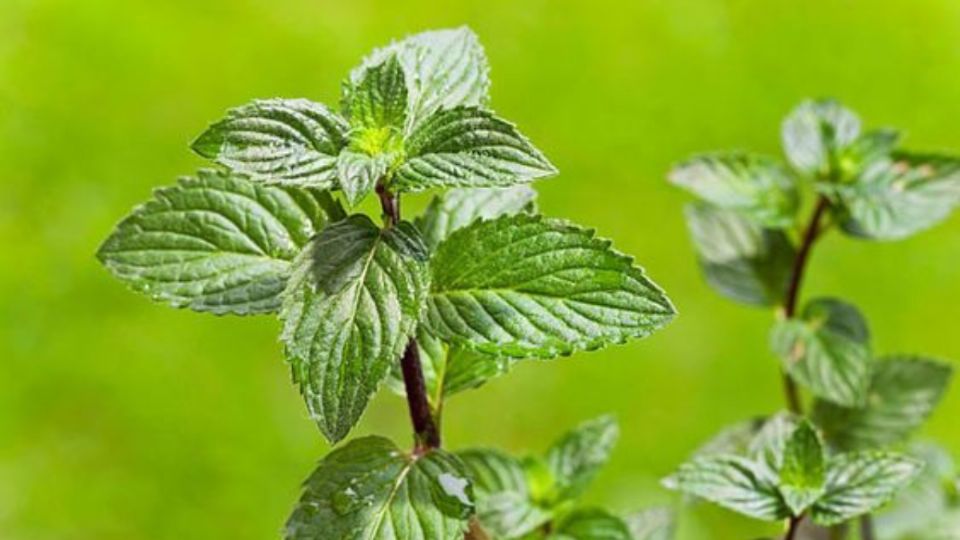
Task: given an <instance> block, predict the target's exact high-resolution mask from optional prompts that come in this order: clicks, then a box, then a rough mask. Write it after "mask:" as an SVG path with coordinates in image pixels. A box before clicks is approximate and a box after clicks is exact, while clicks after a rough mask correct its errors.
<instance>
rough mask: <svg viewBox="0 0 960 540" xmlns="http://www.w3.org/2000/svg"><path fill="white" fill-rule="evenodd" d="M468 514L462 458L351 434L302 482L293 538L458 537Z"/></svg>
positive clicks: (290, 528) (288, 534)
mask: <svg viewBox="0 0 960 540" xmlns="http://www.w3.org/2000/svg"><path fill="white" fill-rule="evenodd" d="M472 513H473V488H472V486H471V483H470V480H469V478H468V476H467V474H466V471H465V469H464V466H463V463H462V462H461V461H460V460H459V459H458V458H457V457H456V456H454V455H453V454H449V453H447V452H444V451H443V450H430V451H429V452H427V453H425V454H422V455H418V454H414V455H408V454H405V453H403V452H401V451H400V450H399V449H398V448H397V447H396V445H394V444H393V443H392V442H391V441H389V440H388V439H385V438H383V437H376V436H371V437H363V438H360V439H356V440H353V441H350V442H349V443H347V444H345V445H343V446H342V447H340V448H338V449H336V450H334V451H333V452H331V453H330V454H328V455H327V456H326V457H325V458H324V459H323V461H321V462H320V464H319V466H318V467H317V469H316V470H315V471H314V472H313V474H312V475H310V478H308V479H307V481H306V482H305V483H304V488H303V495H302V496H301V498H300V501H299V503H298V504H297V506H296V508H295V509H294V511H293V513H292V515H291V516H290V518H289V519H288V521H287V525H286V529H285V533H284V538H288V539H291V540H294V539H297V540H307V539H309V540H326V539H329V540H348V539H349V540H354V539H355V540H366V539H369V538H377V539H381V540H407V539H410V538H430V539H436V540H460V539H462V538H463V534H464V532H465V531H466V529H467V520H468V519H469V517H470V515H471V514H472Z"/></svg>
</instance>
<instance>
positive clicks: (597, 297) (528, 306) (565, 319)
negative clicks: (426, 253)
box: [425, 214, 675, 358]
mask: <svg viewBox="0 0 960 540" xmlns="http://www.w3.org/2000/svg"><path fill="white" fill-rule="evenodd" d="M631 262H632V261H631V259H629V258H628V257H625V256H623V255H621V254H619V253H617V252H616V251H614V250H612V249H611V248H610V243H609V242H608V241H605V240H600V239H597V238H595V237H594V234H593V231H591V230H587V229H582V228H580V227H577V226H575V225H571V224H569V223H567V222H565V221H560V220H554V219H547V218H543V217H540V216H530V215H525V214H518V215H515V216H506V217H501V218H498V219H496V220H492V221H481V222H476V223H474V224H473V225H471V226H469V227H467V228H464V229H460V230H459V231H456V232H454V233H453V234H452V235H451V236H450V237H449V238H448V239H447V240H446V241H445V242H443V243H442V244H441V245H440V246H439V248H438V249H437V251H436V253H435V255H434V257H433V259H432V261H431V267H432V270H433V286H432V290H431V295H430V299H429V302H428V309H427V312H426V316H425V317H426V319H425V323H426V324H427V326H428V327H429V328H430V329H431V331H432V332H433V333H434V334H435V335H436V336H438V337H440V338H441V339H444V340H446V341H450V342H455V343H458V344H461V345H463V346H466V347H470V348H473V349H475V350H478V351H481V352H487V353H490V354H502V355H505V356H511V357H516V358H531V357H533V358H549V357H553V356H556V355H558V354H570V353H572V352H573V351H576V350H590V349H596V348H599V347H602V346H604V345H607V344H610V343H621V342H623V341H625V340H627V339H629V338H639V337H644V336H647V335H649V334H650V333H652V332H653V331H655V330H657V329H659V328H660V327H662V326H663V325H665V324H666V323H668V322H669V321H670V320H671V319H672V318H673V316H674V313H675V311H674V308H673V306H672V305H671V303H670V301H669V300H668V299H667V297H666V295H665V294H664V293H663V291H661V290H660V288H659V287H657V286H656V285H655V284H654V283H653V282H652V281H650V280H649V279H648V278H647V277H646V276H645V275H644V273H643V270H642V269H640V268H638V267H635V266H632V264H631Z"/></svg>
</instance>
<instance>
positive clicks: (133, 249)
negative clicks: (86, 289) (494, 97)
mask: <svg viewBox="0 0 960 540" xmlns="http://www.w3.org/2000/svg"><path fill="white" fill-rule="evenodd" d="M488 87H489V79H488V68H487V61H486V58H485V56H484V52H483V50H482V48H481V47H480V44H479V43H478V41H477V38H476V36H475V35H474V34H473V33H472V32H471V31H469V30H468V29H466V28H459V29H454V30H441V31H432V32H425V33H422V34H418V35H415V36H412V37H409V38H407V39H404V40H402V41H399V42H395V43H392V44H390V45H388V46H386V47H383V48H381V49H378V50H376V51H374V52H373V53H372V54H371V55H369V56H368V57H367V58H366V59H365V60H364V61H363V62H362V63H361V64H360V66H358V67H357V68H356V69H354V70H353V71H352V72H351V73H350V74H349V76H348V77H347V79H346V81H344V83H343V91H342V100H341V104H340V107H339V109H335V108H331V107H328V106H326V105H323V104H320V103H315V102H312V101H309V100H306V99H269V100H258V101H254V102H253V103H251V104H248V105H244V106H241V107H239V108H236V109H233V110H231V111H230V112H229V113H228V114H227V116H226V118H224V119H223V120H220V121H219V122H216V123H214V124H213V125H211V126H210V127H209V128H208V129H207V130H206V131H205V132H204V133H203V134H201V135H200V137H199V138H197V139H196V141H195V142H194V143H193V149H194V150H195V151H196V152H197V153H198V154H200V155H201V156H203V157H206V158H209V159H211V160H213V161H215V162H216V163H217V164H219V165H220V166H221V167H220V168H218V169H211V170H201V171H199V172H198V173H197V174H196V175H195V176H193V177H189V178H184V179H182V180H181V181H180V182H179V184H177V185H175V186H173V187H168V188H163V189H160V190H158V191H157V192H156V193H155V194H154V198H153V200H151V201H149V202H147V203H146V204H144V205H142V206H139V207H137V208H136V209H135V210H134V211H133V213H132V214H131V215H130V216H129V217H127V218H126V219H125V220H123V221H122V222H121V223H120V224H119V225H118V226H117V228H116V230H115V231H114V232H113V234H112V235H110V237H109V238H108V239H107V240H106V241H105V242H104V244H103V245H102V247H101V248H100V250H99V253H98V257H99V258H100V260H101V261H102V262H103V264H104V265H105V266H106V267H107V268H108V269H109V270H110V272H112V273H113V274H114V275H115V276H116V277H117V278H119V279H120V280H122V281H124V282H126V283H127V284H128V285H130V286H131V287H132V288H133V289H135V290H137V291H140V292H142V293H145V294H147V295H149V296H150V297H151V298H153V299H154V300H157V301H161V302H165V303H167V304H170V305H172V306H175V307H187V308H191V309H193V310H196V311H203V312H209V313H214V314H218V315H221V314H233V315H253V314H271V313H276V314H278V315H279V318H280V320H281V321H282V323H283V330H282V333H281V337H280V339H281V341H282V343H283V347H284V353H285V356H286V358H287V362H288V363H289V364H290V367H291V370H292V375H293V380H294V382H295V383H296V384H297V385H298V386H299V389H300V393H301V394H302V396H303V398H304V401H305V402H306V405H307V410H308V411H309V414H310V416H311V418H312V419H313V420H314V421H315V422H316V424H317V426H318V427H319V429H320V431H321V432H322V433H323V435H324V436H325V437H326V438H327V440H329V441H330V442H331V443H337V442H339V441H341V440H342V439H343V438H344V437H345V436H346V435H347V434H348V433H349V432H350V430H351V429H352V428H353V427H354V425H355V424H356V423H357V422H358V420H359V419H360V417H361V415H362V414H363V412H364V410H365V409H366V407H367V404H368V403H369V401H370V399H371V398H372V397H373V395H374V394H375V393H376V392H377V390H378V388H379V387H380V385H381V383H383V382H384V381H385V380H389V381H391V386H392V387H394V388H395V389H397V390H398V391H400V392H401V393H403V394H405V395H406V399H407V403H408V407H409V411H410V417H411V421H412V424H413V432H414V445H413V448H412V450H411V451H409V452H407V451H403V450H401V449H400V448H399V447H398V446H397V445H396V444H395V443H393V442H391V441H390V440H387V439H385V438H383V437H378V436H371V437H364V438H359V439H355V440H352V441H350V442H347V443H345V444H343V445H341V446H339V447H338V448H336V449H335V450H333V451H332V452H331V453H330V454H329V455H328V456H327V457H326V458H325V459H323V460H322V461H321V462H320V464H319V466H318V467H317V469H316V471H315V472H314V473H313V474H312V475H311V476H310V478H309V479H308V480H307V482H306V484H305V486H304V491H303V495H302V498H301V500H300V502H299V504H298V505H297V506H296V508H295V510H294V512H293V514H292V516H291V517H290V519H289V520H288V522H287V526H286V530H285V535H286V537H287V538H291V539H305V538H310V539H325V538H329V539H338V540H340V539H347V538H357V539H359V538H378V539H398V540H406V539H431V540H433V539H455V538H462V537H464V535H465V534H467V535H470V536H473V537H482V535H483V534H484V533H483V531H482V530H481V529H480V526H479V524H478V522H477V520H472V521H471V516H472V515H473V514H474V507H475V501H474V487H473V486H472V482H473V479H472V478H471V475H470V474H468V469H467V467H466V465H465V464H464V462H463V460H462V459H461V458H460V457H458V455H456V454H453V453H449V452H446V451H444V450H442V449H441V448H440V446H441V429H440V428H441V425H440V420H441V418H440V416H441V411H442V410H443V404H444V401H445V399H446V398H447V397H449V396H451V395H453V394H455V393H457V392H460V391H463V390H466V389H469V388H475V387H477V386H480V385H481V384H483V383H484V382H485V381H487V380H488V379H490V378H492V377H495V376H497V375H500V374H502V373H504V372H506V371H507V370H508V369H509V368H510V366H511V364H512V363H513V362H516V361H519V360H523V359H533V358H536V359H545V358H553V357H556V356H558V355H569V354H571V353H574V352H576V351H583V350H593V349H598V348H600V347H603V346H606V345H609V344H614V343H622V342H624V341H626V340H627V339H630V338H642V337H645V336H647V335H648V334H650V333H652V332H653V331H655V330H657V329H658V328H660V327H661V326H663V325H665V324H666V323H667V322H669V321H670V320H671V319H672V318H673V316H674V308H673V306H672V305H671V303H670V301H669V300H668V298H667V297H666V296H665V294H664V293H663V292H662V291H661V289H660V288H659V287H658V286H657V285H655V284H654V283H653V282H652V281H651V280H649V279H648V278H647V277H646V275H645V274H644V272H643V270H642V269H641V268H639V267H637V266H634V265H633V261H632V259H631V258H629V257H627V256H625V255H622V254H620V253H618V252H616V251H614V250H613V249H612V248H611V246H610V242H608V241H606V240H601V239H598V238H596V237H595V236H594V232H593V231H592V230H590V229H586V228H583V227H580V226H577V225H574V224H572V223H569V222H567V221H563V220H559V219H553V218H547V217H543V216H541V215H539V214H538V213H537V212H536V208H535V204H534V199H535V192H534V191H533V190H532V189H531V188H530V187H528V186H526V185H524V184H528V183H529V182H531V181H533V180H536V179H538V178H542V177H546V176H550V175H553V174H555V173H556V169H555V168H554V167H553V165H552V164H551V163H550V162H549V161H548V160H547V159H546V158H545V157H544V156H543V154H542V153H540V151H538V150H537V149H536V148H535V147H534V146H533V145H532V144H531V143H530V141H528V140H527V138H526V137H524V136H523V135H522V134H521V133H520V132H519V131H518V130H517V128H516V127H515V126H514V125H513V124H511V123H509V122H507V121H506V120H503V119H501V118H500V117H499V116H497V115H496V114H494V113H493V112H492V111H491V110H490V109H489V107H488ZM428 189H435V190H444V191H442V192H441V193H440V194H438V195H437V196H436V197H435V198H434V199H433V202H432V203H430V205H429V207H428V208H427V210H426V212H425V213H424V214H423V215H422V216H420V217H418V218H417V219H415V220H413V221H407V220H404V219H403V218H402V216H401V211H400V210H401V206H400V196H401V195H402V194H403V193H408V192H416V191H423V190H428ZM372 193H376V195H377V198H378V199H379V203H380V208H381V214H382V215H381V217H382V224H378V223H376V222H375V221H374V220H373V219H371V218H370V217H369V216H367V215H365V214H363V213H360V212H351V211H349V210H347V208H352V207H355V206H356V205H358V204H359V203H361V202H362V201H363V200H364V199H365V198H366V197H368V196H370V195H371V194H372ZM341 199H342V200H343V201H345V202H346V207H347V208H345V207H344V205H343V204H342V203H341ZM565 479H566V477H563V478H561V480H565ZM581 480H582V479H581V477H579V476H578V477H577V478H576V479H575V481H576V482H580V481H581ZM571 489H573V488H572V487H571ZM577 489H579V488H577ZM551 515H552V514H551ZM551 519H552V518H551ZM570 537H572V538H584V539H586V538H592V537H591V536H589V535H587V536H584V535H578V534H575V533H573V532H570V534H567V536H565V538H570Z"/></svg>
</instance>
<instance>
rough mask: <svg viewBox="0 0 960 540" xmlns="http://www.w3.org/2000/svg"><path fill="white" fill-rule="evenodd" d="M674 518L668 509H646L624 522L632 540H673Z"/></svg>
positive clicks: (628, 517)
mask: <svg viewBox="0 0 960 540" xmlns="http://www.w3.org/2000/svg"><path fill="white" fill-rule="evenodd" d="M674 520H675V517H674V513H673V511H672V510H670V509H669V508H648V509H646V510H642V511H640V512H637V513H635V514H632V515H630V516H627V518H626V519H625V520H624V521H625V522H626V524H627V527H628V528H629V529H630V534H632V535H633V540H673V536H674V528H675V523H674Z"/></svg>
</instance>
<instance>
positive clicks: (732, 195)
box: [670, 152, 799, 228]
mask: <svg viewBox="0 0 960 540" xmlns="http://www.w3.org/2000/svg"><path fill="white" fill-rule="evenodd" d="M670 181H671V182H673V183H674V184H676V185H678V186H680V187H682V188H685V189H687V190H688V191H690V192H691V193H693V194H694V195H696V196H698V197H700V198H701V199H703V200H704V201H706V202H708V203H710V204H712V205H714V206H716V207H718V208H724V209H727V210H736V211H738V212H740V213H741V214H743V215H746V216H748V217H750V218H751V219H754V220H756V221H757V222H759V223H760V224H761V225H764V226H768V227H774V228H775V227H789V226H790V225H792V224H793V222H794V219H795V214H796V211H797V204H798V202H799V197H798V195H797V188H796V185H795V184H794V181H793V179H792V178H791V177H790V176H789V174H788V173H787V172H786V171H785V170H784V169H783V168H782V167H781V166H780V164H778V163H777V162H776V161H773V160H771V159H767V158H763V157H758V156H753V155H750V154H744V153H739V152H736V153H729V154H708V155H703V156H696V157H694V158H692V159H690V160H688V161H686V162H684V163H681V164H679V165H677V166H676V167H674V168H673V170H672V171H671V172H670Z"/></svg>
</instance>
